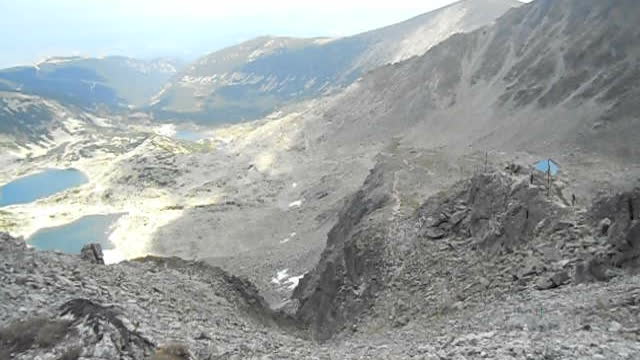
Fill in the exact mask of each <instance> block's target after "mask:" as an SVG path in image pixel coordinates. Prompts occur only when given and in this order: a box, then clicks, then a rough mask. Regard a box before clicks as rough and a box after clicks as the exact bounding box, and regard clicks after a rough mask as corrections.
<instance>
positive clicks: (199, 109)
mask: <svg viewBox="0 0 640 360" xmlns="http://www.w3.org/2000/svg"><path fill="white" fill-rule="evenodd" d="M518 5H520V3H519V2H518V1H515V0H464V1H460V2H458V3H455V4H453V5H450V6H448V7H445V8H442V9H439V10H436V11H433V12H431V13H428V14H425V15H421V16H418V17H416V18H413V19H410V20H408V21H406V22H403V23H400V24H396V25H392V26H389V27H386V28H382V29H378V30H374V31H370V32H367V33H363V34H359V35H355V36H351V37H346V38H339V39H291V38H274V37H264V38H258V39H255V40H252V41H249V42H246V43H243V44H240V45H238V46H235V47H231V48H228V49H224V50H221V51H218V52H215V53H213V54H210V55H208V56H206V57H204V58H202V59H201V60H199V61H198V62H196V63H195V64H194V65H192V66H190V67H189V68H188V69H186V70H185V71H184V72H182V73H180V74H179V75H177V76H176V77H174V79H173V80H172V81H171V82H170V83H169V84H167V86H166V87H165V88H164V89H163V90H162V91H161V92H160V93H159V94H158V95H157V96H156V97H154V99H153V101H152V109H153V110H154V112H155V113H156V115H157V117H159V118H161V119H168V118H178V119H186V120H196V121H200V122H205V123H230V122H238V121H242V120H251V119H256V118H260V117H262V116H265V115H267V114H269V113H270V112H272V111H274V110H275V109H277V108H278V107H279V106H281V105H283V104H286V103H289V102H292V101H297V100H301V99H304V98H309V97H314V96H318V95H321V94H325V93H327V92H330V91H331V90H335V89H341V88H343V87H344V86H346V85H349V84H351V83H352V82H353V81H355V80H356V79H357V78H358V77H360V76H361V75H362V74H363V73H365V72H367V71H369V70H371V69H373V68H375V67H378V66H380V65H384V64H387V63H392V62H397V61H401V60H404V59H407V58H410V57H412V56H415V55H421V54H423V53H424V52H425V51H427V50H428V49H430V48H431V47H432V46H434V45H435V44H437V43H439V42H441V41H442V40H444V39H446V38H447V37H449V36H451V35H452V34H454V33H459V32H467V31H471V30H475V29H477V28H479V27H481V26H484V25H487V24H490V23H491V22H492V21H494V20H495V19H496V18H497V17H499V16H500V15H502V14H504V13H505V12H506V11H507V10H509V9H511V8H512V7H515V6H518Z"/></svg>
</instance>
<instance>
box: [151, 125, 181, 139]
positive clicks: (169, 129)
mask: <svg viewBox="0 0 640 360" xmlns="http://www.w3.org/2000/svg"><path fill="white" fill-rule="evenodd" d="M177 131H178V130H177V129H176V126H175V125H174V124H165V125H162V126H158V127H157V128H155V129H154V130H153V132H154V133H156V134H158V135H161V136H166V137H173V136H174V135H175V134H176V132H177Z"/></svg>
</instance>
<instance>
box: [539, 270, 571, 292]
mask: <svg viewBox="0 0 640 360" xmlns="http://www.w3.org/2000/svg"><path fill="white" fill-rule="evenodd" d="M569 280H570V277H569V273H567V272H566V271H559V272H557V273H555V274H553V275H551V276H550V277H542V278H540V279H538V281H537V282H536V289H538V290H549V289H555V288H557V287H560V286H562V285H564V284H566V283H567V282H568V281H569Z"/></svg>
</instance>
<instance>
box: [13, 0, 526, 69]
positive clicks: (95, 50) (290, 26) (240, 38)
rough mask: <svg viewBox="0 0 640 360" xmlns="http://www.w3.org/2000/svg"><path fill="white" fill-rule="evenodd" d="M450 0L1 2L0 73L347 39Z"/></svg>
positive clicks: (451, 0) (187, 58) (190, 57)
mask: <svg viewBox="0 0 640 360" xmlns="http://www.w3.org/2000/svg"><path fill="white" fill-rule="evenodd" d="M519 1H521V2H528V1H526V0H519ZM455 2H458V1H456V0H429V1H420V0H397V1H395V2H394V3H393V5H381V4H370V3H368V2H365V1H363V0H354V1H351V2H349V3H343V2H339V1H337V0H330V1H324V2H322V3H316V2H308V3H305V4H300V3H298V2H294V1H292V0H274V1H273V2H271V3H269V4H265V3H264V2H256V1H247V0H245V1H236V2H234V3H224V4H217V3H214V2H208V1H205V0H183V1H178V0H156V1H153V0H137V1H135V2H131V1H127V0H110V1H107V0H95V1H93V2H90V3H89V2H87V1H85V0H38V1H37V2H36V1H35V0H23V1H20V2H11V3H4V4H0V14H2V15H0V18H2V19H3V22H4V23H5V24H6V25H5V26H6V28H7V32H8V34H5V36H4V37H2V38H0V49H1V50H2V52H3V53H4V54H7V55H5V56H4V57H3V59H2V60H0V68H9V67H15V66H30V65H34V64H37V63H38V62H42V61H44V60H46V59H50V58H67V57H73V56H78V57H84V58H101V57H111V56H122V57H128V58H134V59H140V60H146V61H149V60H154V59H158V58H172V59H176V60H180V61H184V62H189V61H193V60H196V59H197V58H199V57H201V56H204V55H206V54H209V53H211V52H215V51H218V50H220V49H223V48H226V47H229V46H233V45H236V44H239V43H242V42H244V41H247V40H251V39H254V38H257V37H262V36H273V37H296V38H314V37H323V38H338V37H345V36H351V35H355V34H358V33H362V32H366V31H369V30H373V29H377V28H381V27H384V26H388V25H392V24H396V23H399V22H402V21H405V20H408V19H411V18H413V17H416V16H419V15H422V14H425V13H428V12H430V11H433V10H436V9H438V8H442V7H445V6H447V5H450V4H452V3H455ZM280 9H285V11H281V10H280ZM292 19H294V20H292ZM326 19H331V21H330V22H328V21H325V20H326Z"/></svg>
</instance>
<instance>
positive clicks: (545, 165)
mask: <svg viewBox="0 0 640 360" xmlns="http://www.w3.org/2000/svg"><path fill="white" fill-rule="evenodd" d="M536 169H538V170H540V171H542V172H545V173H546V172H547V171H550V172H551V175H556V174H557V173H558V170H560V166H558V164H556V163H555V162H554V161H553V160H551V159H547V160H540V161H538V162H537V163H536Z"/></svg>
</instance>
